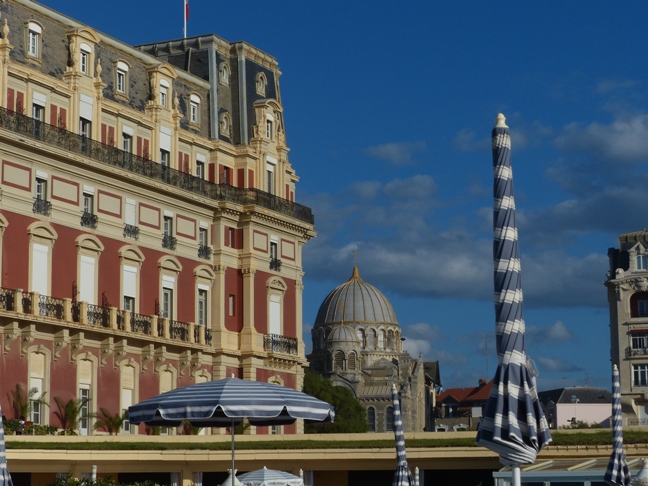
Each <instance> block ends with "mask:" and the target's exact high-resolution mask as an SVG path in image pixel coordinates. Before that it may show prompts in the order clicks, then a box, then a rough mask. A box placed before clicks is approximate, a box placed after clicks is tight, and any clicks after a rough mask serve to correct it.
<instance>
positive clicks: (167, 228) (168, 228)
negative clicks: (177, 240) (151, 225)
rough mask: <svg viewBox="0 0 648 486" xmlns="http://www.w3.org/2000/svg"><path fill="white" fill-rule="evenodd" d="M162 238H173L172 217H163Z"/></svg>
mask: <svg viewBox="0 0 648 486" xmlns="http://www.w3.org/2000/svg"><path fill="white" fill-rule="evenodd" d="M163 230H164V236H173V217H172V216H165V217H164V227H163Z"/></svg>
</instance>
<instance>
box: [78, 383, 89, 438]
mask: <svg viewBox="0 0 648 486" xmlns="http://www.w3.org/2000/svg"><path fill="white" fill-rule="evenodd" d="M79 400H80V402H79V403H81V409H80V410H79V430H80V431H81V435H88V426H89V425H90V423H89V422H90V389H89V388H86V387H83V388H79Z"/></svg>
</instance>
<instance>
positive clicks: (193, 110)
mask: <svg viewBox="0 0 648 486" xmlns="http://www.w3.org/2000/svg"><path fill="white" fill-rule="evenodd" d="M189 122H190V123H194V124H198V123H199V122H200V98H199V97H198V96H197V95H195V94H192V95H190V96H189Z"/></svg>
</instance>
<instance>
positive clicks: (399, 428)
mask: <svg viewBox="0 0 648 486" xmlns="http://www.w3.org/2000/svg"><path fill="white" fill-rule="evenodd" d="M392 402H393V404H394V436H395V438H396V459H398V467H397V468H396V474H394V482H393V483H392V484H393V486H416V483H415V482H414V478H413V477H412V472H411V471H410V469H409V466H408V465H407V455H406V454H405V435H404V434H403V419H402V417H401V411H400V401H399V400H398V391H396V386H395V385H393V384H392Z"/></svg>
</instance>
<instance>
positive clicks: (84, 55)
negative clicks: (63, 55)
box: [81, 51, 88, 74]
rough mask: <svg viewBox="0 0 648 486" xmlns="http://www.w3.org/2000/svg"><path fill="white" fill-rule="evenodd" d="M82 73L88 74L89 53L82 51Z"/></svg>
mask: <svg viewBox="0 0 648 486" xmlns="http://www.w3.org/2000/svg"><path fill="white" fill-rule="evenodd" d="M81 72H82V73H84V74H88V53H87V52H85V51H81Z"/></svg>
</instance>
